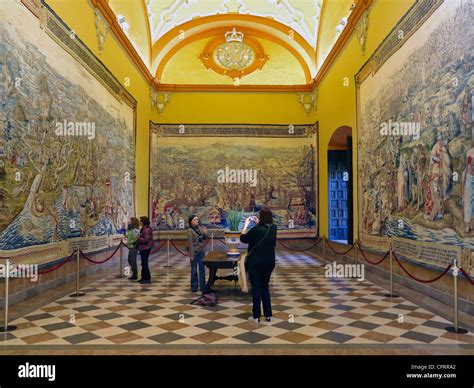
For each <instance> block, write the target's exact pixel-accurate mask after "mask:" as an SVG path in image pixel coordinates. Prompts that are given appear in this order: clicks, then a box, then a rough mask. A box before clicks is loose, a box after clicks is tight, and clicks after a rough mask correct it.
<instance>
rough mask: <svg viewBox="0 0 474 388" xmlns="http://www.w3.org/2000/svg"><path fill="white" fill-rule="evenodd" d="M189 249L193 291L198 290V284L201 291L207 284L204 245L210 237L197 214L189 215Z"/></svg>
mask: <svg viewBox="0 0 474 388" xmlns="http://www.w3.org/2000/svg"><path fill="white" fill-rule="evenodd" d="M188 221H189V229H188V251H189V258H190V260H191V291H192V292H197V290H198V285H199V289H200V290H201V292H203V291H204V287H205V286H206V267H205V266H204V254H205V252H204V247H205V245H206V241H205V240H207V239H208V237H209V233H208V231H207V229H206V228H205V227H203V226H201V225H200V223H199V218H198V216H196V215H194V214H193V215H191V216H190V217H189V220H188ZM198 268H199V283H198Z"/></svg>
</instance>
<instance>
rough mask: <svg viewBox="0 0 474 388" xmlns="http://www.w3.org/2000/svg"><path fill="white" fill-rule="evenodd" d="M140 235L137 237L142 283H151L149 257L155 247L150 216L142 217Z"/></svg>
mask: <svg viewBox="0 0 474 388" xmlns="http://www.w3.org/2000/svg"><path fill="white" fill-rule="evenodd" d="M140 224H141V226H142V228H141V230H140V236H138V238H137V242H138V251H139V252H140V257H141V259H142V278H141V279H140V281H139V283H140V284H150V283H151V275H150V268H148V258H149V256H150V252H151V248H153V230H152V229H151V227H150V220H149V219H148V217H145V216H143V217H140Z"/></svg>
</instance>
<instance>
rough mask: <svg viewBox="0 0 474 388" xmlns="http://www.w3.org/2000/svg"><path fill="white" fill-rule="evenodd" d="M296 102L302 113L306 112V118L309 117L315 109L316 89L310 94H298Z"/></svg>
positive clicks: (316, 100)
mask: <svg viewBox="0 0 474 388" xmlns="http://www.w3.org/2000/svg"><path fill="white" fill-rule="evenodd" d="M298 102H299V103H300V104H301V106H302V107H303V109H304V111H305V112H306V116H309V114H310V113H311V111H312V110H313V109H314V110H316V109H317V102H318V89H317V88H315V89H314V91H313V92H312V93H299V94H298Z"/></svg>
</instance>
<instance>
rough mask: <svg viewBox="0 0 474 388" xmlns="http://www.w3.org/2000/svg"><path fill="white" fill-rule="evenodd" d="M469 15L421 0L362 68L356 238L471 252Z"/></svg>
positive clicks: (473, 174) (473, 57) (473, 77)
mask: <svg viewBox="0 0 474 388" xmlns="http://www.w3.org/2000/svg"><path fill="white" fill-rule="evenodd" d="M473 17H474V1H473V0H449V1H448V0H446V1H444V2H443V1H440V0H436V1H433V0H430V1H428V0H419V1H418V2H416V3H415V5H414V6H413V7H412V9H410V11H409V12H408V14H407V15H406V16H405V17H404V18H403V19H402V20H401V22H400V24H399V25H397V26H396V27H395V28H394V30H393V31H392V33H391V34H390V35H389V36H388V37H387V39H386V40H385V41H384V43H383V44H382V45H381V47H380V48H379V49H378V50H377V51H376V52H375V54H374V55H373V56H372V58H371V59H370V60H369V62H368V64H367V65H366V66H365V67H364V68H363V69H362V70H361V72H360V73H359V74H358V81H359V82H360V84H359V87H358V119H359V131H358V136H359V148H358V174H359V180H358V182H359V183H358V184H359V209H360V212H359V214H360V228H359V230H360V231H361V234H362V236H361V238H362V241H364V239H365V241H366V242H368V241H375V240H374V237H377V236H379V237H381V236H397V237H401V238H406V239H411V240H417V241H420V242H424V243H441V244H445V245H451V246H458V247H464V248H469V249H471V250H473V249H474V213H473V210H474V209H473V206H474V130H473V109H472V106H473V95H474V66H473V64H474V24H473V23H472V20H473ZM405 241H407V240H405ZM369 245H370V244H369Z"/></svg>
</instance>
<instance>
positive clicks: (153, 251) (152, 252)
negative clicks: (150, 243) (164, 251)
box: [150, 240, 166, 255]
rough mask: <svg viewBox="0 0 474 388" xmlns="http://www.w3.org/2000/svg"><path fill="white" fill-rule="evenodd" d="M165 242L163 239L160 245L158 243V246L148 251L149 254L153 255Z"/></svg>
mask: <svg viewBox="0 0 474 388" xmlns="http://www.w3.org/2000/svg"><path fill="white" fill-rule="evenodd" d="M165 244H166V240H164V241H163V242H162V243H161V244H160V245H158V248H155V249H153V250H152V251H151V252H150V255H154V254H155V253H156V252H158V251H159V250H160V249H161V248H163V245H165Z"/></svg>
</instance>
